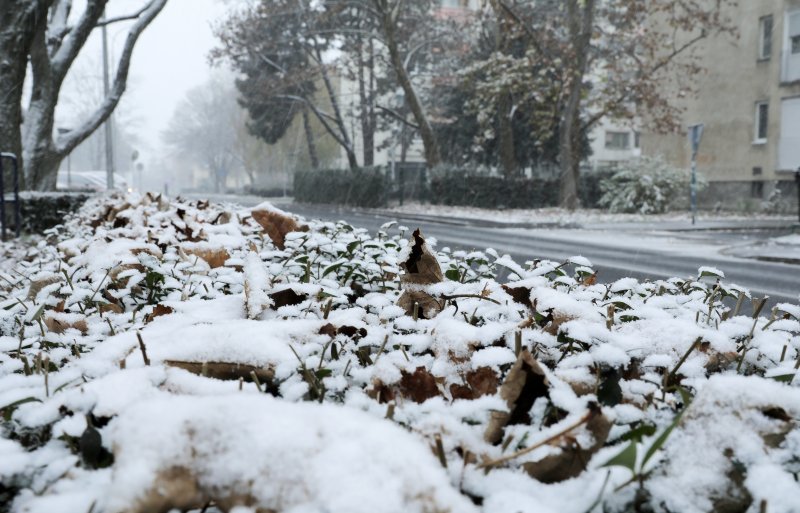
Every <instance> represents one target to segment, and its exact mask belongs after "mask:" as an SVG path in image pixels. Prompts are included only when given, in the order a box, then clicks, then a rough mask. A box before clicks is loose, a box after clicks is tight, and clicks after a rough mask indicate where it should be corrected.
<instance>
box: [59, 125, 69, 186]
mask: <svg viewBox="0 0 800 513" xmlns="http://www.w3.org/2000/svg"><path fill="white" fill-rule="evenodd" d="M69 131H70V129H69V128H59V129H58V133H59V134H61V135H63V134H66V133H67V132H69ZM67 189H68V190H69V189H72V151H70V152H69V153H67Z"/></svg>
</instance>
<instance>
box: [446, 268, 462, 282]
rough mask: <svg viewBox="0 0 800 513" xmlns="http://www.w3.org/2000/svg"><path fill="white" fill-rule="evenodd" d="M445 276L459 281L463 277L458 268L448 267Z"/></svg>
mask: <svg viewBox="0 0 800 513" xmlns="http://www.w3.org/2000/svg"><path fill="white" fill-rule="evenodd" d="M444 275H445V277H447V279H448V280H453V281H459V279H460V278H461V273H459V272H458V269H448V270H447V272H445V273H444Z"/></svg>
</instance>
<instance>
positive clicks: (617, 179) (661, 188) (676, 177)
mask: <svg viewBox="0 0 800 513" xmlns="http://www.w3.org/2000/svg"><path fill="white" fill-rule="evenodd" d="M690 182H691V174H690V173H689V172H688V171H687V170H685V169H677V168H674V167H672V166H670V165H669V164H667V163H666V161H664V159H663V158H662V157H641V158H640V159H639V160H637V161H635V162H630V163H627V164H625V165H623V167H622V168H620V169H619V170H618V171H617V172H615V173H614V174H613V175H612V176H611V177H609V178H606V179H604V180H602V181H601V182H600V191H601V192H602V196H601V198H600V201H599V205H600V206H601V207H605V208H608V209H609V210H610V211H611V212H621V213H639V214H661V213H663V212H666V211H668V210H670V209H672V208H675V207H686V206H688V198H689V187H690ZM704 186H705V181H704V180H703V179H702V177H700V176H699V175H698V190H700V189H702V188H703V187H704Z"/></svg>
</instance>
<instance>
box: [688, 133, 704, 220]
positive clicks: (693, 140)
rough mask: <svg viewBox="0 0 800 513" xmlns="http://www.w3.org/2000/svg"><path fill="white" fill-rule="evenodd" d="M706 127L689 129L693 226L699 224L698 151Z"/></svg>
mask: <svg viewBox="0 0 800 513" xmlns="http://www.w3.org/2000/svg"><path fill="white" fill-rule="evenodd" d="M704 128H705V125H703V124H702V123H700V124H697V125H691V126H690V127H689V143H690V144H691V145H692V185H691V189H690V192H691V201H692V225H694V224H695V223H696V222H697V151H698V150H699V149H700V141H701V140H702V139H703V129H704Z"/></svg>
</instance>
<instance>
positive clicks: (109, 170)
mask: <svg viewBox="0 0 800 513" xmlns="http://www.w3.org/2000/svg"><path fill="white" fill-rule="evenodd" d="M105 19H106V16H105V13H103V21H105ZM101 35H102V39H103V95H104V97H105V98H108V91H109V79H108V73H109V71H108V31H107V30H106V25H105V24H103V27H102V29H101ZM113 119H114V114H113V113H112V114H110V115H109V116H108V119H106V122H105V137H106V188H107V189H108V190H109V191H110V190H111V189H113V188H114V140H113V138H114V135H113V131H112V130H113V126H112V123H113Z"/></svg>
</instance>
